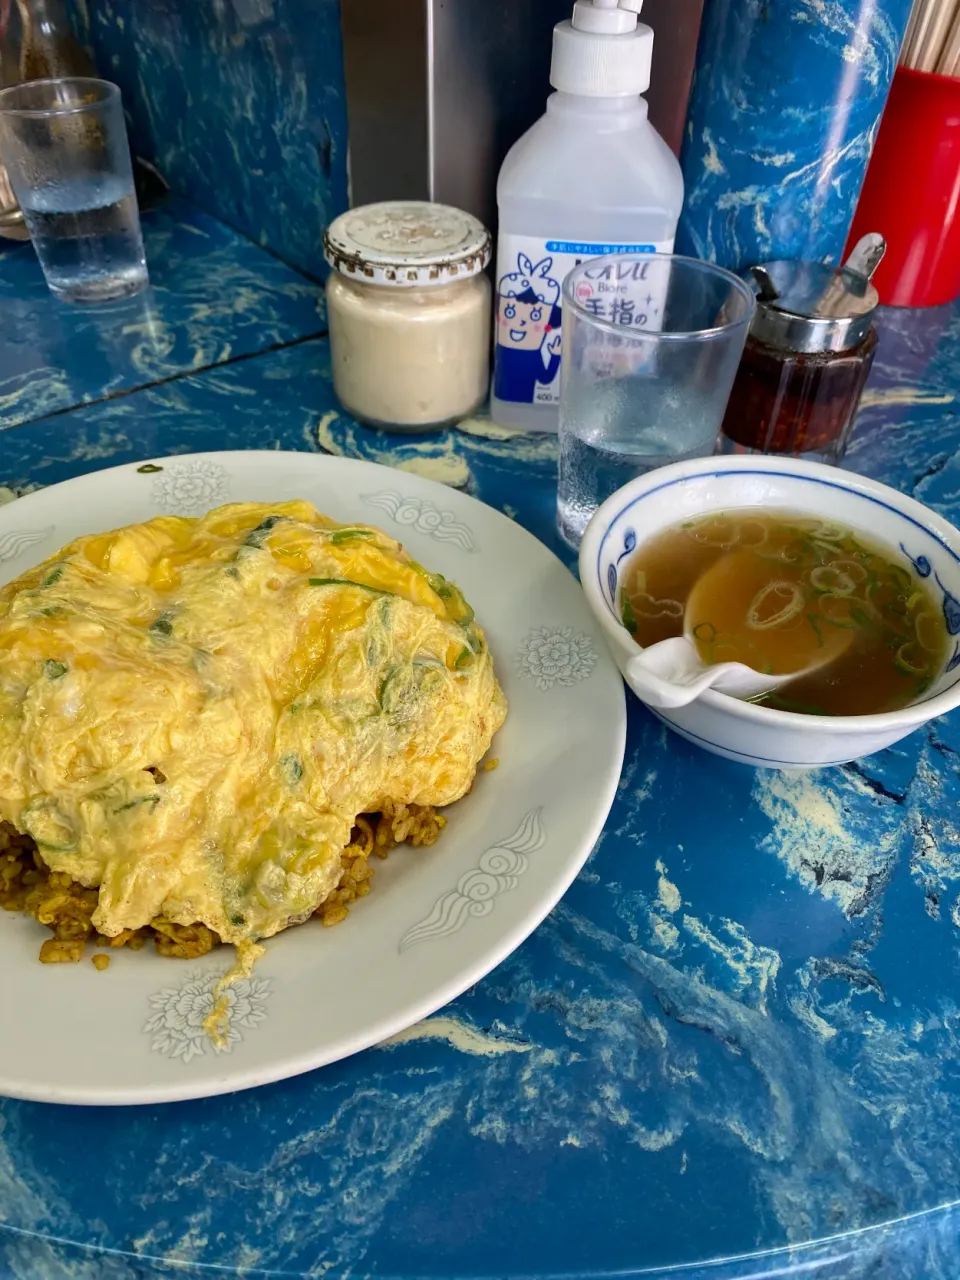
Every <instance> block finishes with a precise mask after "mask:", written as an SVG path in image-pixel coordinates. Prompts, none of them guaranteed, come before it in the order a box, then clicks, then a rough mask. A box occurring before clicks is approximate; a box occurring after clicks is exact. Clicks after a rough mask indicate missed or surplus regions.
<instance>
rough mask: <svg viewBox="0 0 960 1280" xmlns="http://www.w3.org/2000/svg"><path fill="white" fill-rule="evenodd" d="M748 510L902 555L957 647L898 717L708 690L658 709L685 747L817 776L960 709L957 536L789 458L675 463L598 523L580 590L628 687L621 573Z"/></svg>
mask: <svg viewBox="0 0 960 1280" xmlns="http://www.w3.org/2000/svg"><path fill="white" fill-rule="evenodd" d="M747 507H755V508H759V509H762V510H767V511H776V510H783V511H790V512H795V513H799V514H802V515H807V516H813V517H822V518H824V519H826V520H829V521H831V523H835V524H841V525H846V526H847V527H848V528H850V529H852V530H853V531H854V532H856V533H860V534H862V535H864V536H865V537H867V538H869V539H872V540H874V541H876V542H880V543H884V544H886V546H888V547H889V548H891V549H894V550H896V549H898V550H899V552H900V555H901V556H902V558H903V565H904V567H905V568H909V569H910V572H911V573H912V574H913V575H914V577H915V578H916V580H917V582H918V583H920V582H923V583H925V584H926V585H927V587H929V588H930V589H931V590H932V591H933V593H934V596H935V599H936V600H937V603H938V604H939V605H940V607H941V609H942V610H943V618H944V622H945V623H946V629H947V633H948V637H949V646H948V648H947V652H946V656H945V658H944V660H943V662H942V664H941V670H940V671H939V673H938V675H937V677H936V679H935V681H934V682H933V684H932V685H931V686H930V687H929V688H928V689H927V690H926V692H925V693H923V694H921V695H920V697H918V699H917V700H916V701H915V702H912V703H910V704H909V705H908V706H906V707H903V708H902V709H901V710H899V711H884V712H879V713H877V714H873V715H858V716H819V715H801V714H798V713H796V712H791V711H779V710H776V709H774V708H773V707H764V706H757V705H755V704H754V703H750V702H742V701H740V700H738V699H737V698H733V697H730V696H729V695H727V694H724V693H718V692H717V691H716V690H714V689H710V690H707V691H706V692H705V693H703V694H701V696H700V697H699V698H697V699H696V701H695V702H691V703H689V704H688V705H687V706H685V707H676V708H670V709H665V708H662V707H652V706H651V707H650V710H651V711H652V712H653V714H654V715H656V716H658V717H659V718H660V719H661V720H662V721H663V722H664V723H665V724H667V725H669V726H670V728H671V729H673V730H675V731H676V732H677V733H679V734H680V735H681V736H682V737H684V738H686V739H688V741H690V742H693V743H696V745H697V746H699V747H703V748H704V749H705V750H707V751H713V752H715V753H716V754H717V755H720V756H726V757H727V758H728V759H730V760H739V761H741V762H742V763H744V764H750V765H754V766H758V767H761V768H773V769H784V768H785V769H810V768H821V767H823V766H826V765H833V764H845V763H846V762H847V761H849V760H855V759H857V758H858V757H860V756H865V755H869V754H870V753H871V752H873V751H880V750H882V749H883V748H884V747H888V746H890V744H891V743H893V742H897V741H898V740H899V739H900V738H903V737H906V735H907V734H908V733H911V732H912V731H913V730H914V729H917V728H919V726H920V725H922V724H925V723H926V721H928V720H932V719H934V718H935V717H936V716H941V715H943V714H944V713H945V712H947V711H951V710H952V709H953V708H954V707H956V706H958V705H960V530H957V529H955V528H954V527H953V525H952V524H949V523H948V522H947V521H946V520H944V519H942V518H941V517H940V516H938V515H936V513H935V512H933V511H931V510H930V509H929V508H928V507H925V506H923V505H922V504H921V503H919V502H916V501H914V499H913V498H908V497H906V496H905V495H904V494H902V493H898V492H897V491H896V490H895V489H890V488H888V487H887V486H886V485H883V484H878V483H877V482H876V481H875V480H868V479H866V478H865V477H863V476H858V475H854V474H853V473H851V472H847V471H841V470H838V469H836V468H834V467H827V466H822V465H820V464H819V463H814V462H799V461H797V460H796V459H793V458H788V459H781V458H765V457H729V458H721V457H716V458H697V459H694V460H693V461H690V462H678V463H674V464H673V465H671V466H666V467H661V468H660V469H659V470H657V471H650V472H648V473H647V474H646V475H644V476H640V477H638V478H637V479H636V480H633V481H631V482H630V484H627V485H624V486H623V488H622V489H618V490H617V492H616V493H615V494H614V495H613V496H612V497H611V498H609V499H608V500H607V501H606V502H605V503H604V504H603V506H602V507H600V508H599V510H598V511H597V512H596V514H595V515H594V517H593V519H592V520H591V522H590V524H589V526H588V527H587V531H586V533H585V534H584V537H583V542H582V543H581V545H580V580H581V583H582V585H583V590H584V592H585V593H586V596H587V600H588V602H589V604H590V607H591V609H592V610H593V612H594V614H595V615H596V617H597V619H598V621H599V623H600V625H601V627H602V628H603V632H604V635H605V637H606V640H607V643H608V645H609V646H610V649H611V651H612V653H613V656H614V658H615V659H616V662H617V665H618V666H619V667H620V670H621V671H622V672H623V675H624V678H625V679H626V681H627V683H628V684H629V683H630V675H629V664H630V660H631V659H632V658H634V657H635V656H636V655H637V654H638V653H640V652H641V649H640V646H639V645H638V644H637V643H636V641H635V640H634V639H633V637H632V636H631V635H630V633H629V631H627V629H626V627H624V626H623V624H622V623H621V621H620V587H621V580H622V573H623V570H624V568H625V567H626V564H627V563H628V561H629V559H630V556H631V554H632V552H633V551H634V550H635V548H636V547H638V546H640V545H641V544H642V543H644V542H646V541H647V540H648V539H650V538H652V537H654V536H655V535H656V534H658V533H661V532H662V531H663V530H664V529H667V528H669V527H670V526H671V525H675V524H678V523H680V522H681V521H683V520H690V519H694V518H696V517H698V516H704V515H708V514H711V513H714V514H719V513H720V512H723V511H730V510H732V509H734V508H741V509H742V508H747ZM634 692H635V693H638V696H640V694H639V692H638V690H636V689H635V690H634ZM641 700H642V699H641Z"/></svg>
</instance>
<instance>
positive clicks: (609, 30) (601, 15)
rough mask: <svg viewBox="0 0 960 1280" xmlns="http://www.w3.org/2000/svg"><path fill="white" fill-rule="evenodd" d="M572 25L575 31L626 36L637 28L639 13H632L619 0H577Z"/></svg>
mask: <svg viewBox="0 0 960 1280" xmlns="http://www.w3.org/2000/svg"><path fill="white" fill-rule="evenodd" d="M570 25H571V26H572V27H573V29H574V31H589V32H591V33H592V34H595V35H603V36H624V35H629V34H630V32H631V31H635V30H636V27H637V15H636V14H635V13H631V12H630V10H629V9H628V8H627V7H626V5H624V6H622V7H621V6H620V5H619V4H618V3H617V0H577V3H576V4H575V5H574V6H573V18H572V19H571V22H570Z"/></svg>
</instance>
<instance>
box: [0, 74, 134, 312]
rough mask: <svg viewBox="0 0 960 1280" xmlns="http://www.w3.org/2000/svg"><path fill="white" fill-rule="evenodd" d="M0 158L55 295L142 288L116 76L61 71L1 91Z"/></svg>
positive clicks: (117, 294)
mask: <svg viewBox="0 0 960 1280" xmlns="http://www.w3.org/2000/svg"><path fill="white" fill-rule="evenodd" d="M0 158H2V160H3V163H4V164H5V165H6V167H7V170H8V172H9V175H10V183H11V186H12V187H13V193H14V195H15V196H16V197H17V203H18V204H19V205H20V208H21V209H22V210H23V217H24V221H25V222H26V224H27V229H28V231H29V232H30V238H31V240H32V241H33V245H34V248H35V249H36V251H37V257H38V258H39V259H40V265H41V267H42V268H43V274H44V275H45V276H46V279H47V284H48V285H49V286H50V289H51V290H52V291H53V293H55V294H56V295H57V297H58V298H63V299H65V300H66V301H68V302H104V301H107V300H108V299H111V298H125V297H128V296H129V295H130V294H133V293H138V292H139V291H140V290H141V289H143V288H144V287H145V286H146V284H147V263H146V259H145V257H144V252H143V239H142V237H141V234H140V212H139V210H138V208H137V197H136V195H135V193H134V187H133V170H132V167H131V164H130V150H129V147H128V145H127V130H126V126H125V124H124V120H123V108H122V107H121V105H120V90H119V89H118V88H117V86H116V85H115V84H111V83H110V82H109V81H107V80H94V79H92V78H89V77H86V76H69V77H67V76H64V77H58V78H56V79H51V80H32V81H29V82H28V83H26V84H18V85H14V86H13V87H12V88H9V89H3V90H0Z"/></svg>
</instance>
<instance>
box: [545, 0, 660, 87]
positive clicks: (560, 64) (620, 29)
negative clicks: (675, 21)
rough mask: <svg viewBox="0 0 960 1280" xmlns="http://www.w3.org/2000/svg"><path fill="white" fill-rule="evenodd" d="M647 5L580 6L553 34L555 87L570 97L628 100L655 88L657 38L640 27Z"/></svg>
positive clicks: (595, 1) (607, 2)
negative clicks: (652, 75)
mask: <svg viewBox="0 0 960 1280" xmlns="http://www.w3.org/2000/svg"><path fill="white" fill-rule="evenodd" d="M642 7H643V0H576V3H575V4H574V6H573V17H572V19H571V20H570V21H569V22H561V23H559V25H558V26H556V27H554V29H553V61H552V63H551V66H550V83H551V84H552V85H553V87H554V88H555V89H560V90H561V91H562V92H564V93H576V94H581V95H584V96H587V97H592V98H604V97H626V96H627V95H633V94H638V93H644V92H645V91H646V90H647V89H649V87H650V62H651V57H652V52H653V32H652V31H651V30H650V28H649V27H647V26H642V25H641V24H640V23H638V22H637V14H638V13H639V12H640V10H641V9H642Z"/></svg>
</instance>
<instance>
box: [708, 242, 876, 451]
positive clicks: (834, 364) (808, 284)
mask: <svg viewBox="0 0 960 1280" xmlns="http://www.w3.org/2000/svg"><path fill="white" fill-rule="evenodd" d="M885 250H886V244H885V242H884V240H883V237H882V236H880V235H877V234H876V233H873V234H871V235H867V236H864V237H863V239H862V240H860V242H859V243H858V244H857V245H856V247H855V248H854V250H853V252H852V253H851V254H850V257H849V258H848V259H847V261H846V262H845V263H844V264H843V266H842V267H831V266H827V265H826V264H825V263H821V262H790V261H786V262H767V263H764V264H763V265H762V266H758V267H753V268H752V269H751V272H750V275H751V276H752V282H753V286H754V290H755V292H756V294H757V310H756V314H755V315H754V319H753V323H752V324H751V326H750V334H749V336H748V337H747V342H746V346H745V347H744V351H743V358H742V359H741V362H740V367H739V369H738V370H737V376H736V379H735V380H734V384H733V390H732V391H731V393H730V400H729V402H728V404H727V411H726V414H725V416H724V420H723V426H722V428H721V434H720V440H719V443H718V448H717V451H718V452H720V453H770V454H789V455H792V456H793V457H798V458H799V457H802V458H808V459H811V460H813V461H816V462H830V463H837V462H839V461H840V459H841V458H842V457H843V453H844V450H845V449H846V445H847V438H848V436H849V434H850V427H851V425H852V423H853V419H854V415H855V414H856V412H857V407H858V406H859V404H860V397H861V395H862V393H863V388H864V386H865V384H866V381H867V377H868V375H869V373H870V366H871V365H872V363H873V356H874V352H875V351H876V348H877V333H876V329H875V328H874V326H873V313H874V311H875V309H876V307H877V303H878V302H879V297H878V295H877V291H876V289H874V287H873V285H871V283H870V277H871V276H872V275H873V273H874V271H875V270H876V269H877V267H878V266H879V264H880V259H881V258H882V257H883V255H884V252H885Z"/></svg>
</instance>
